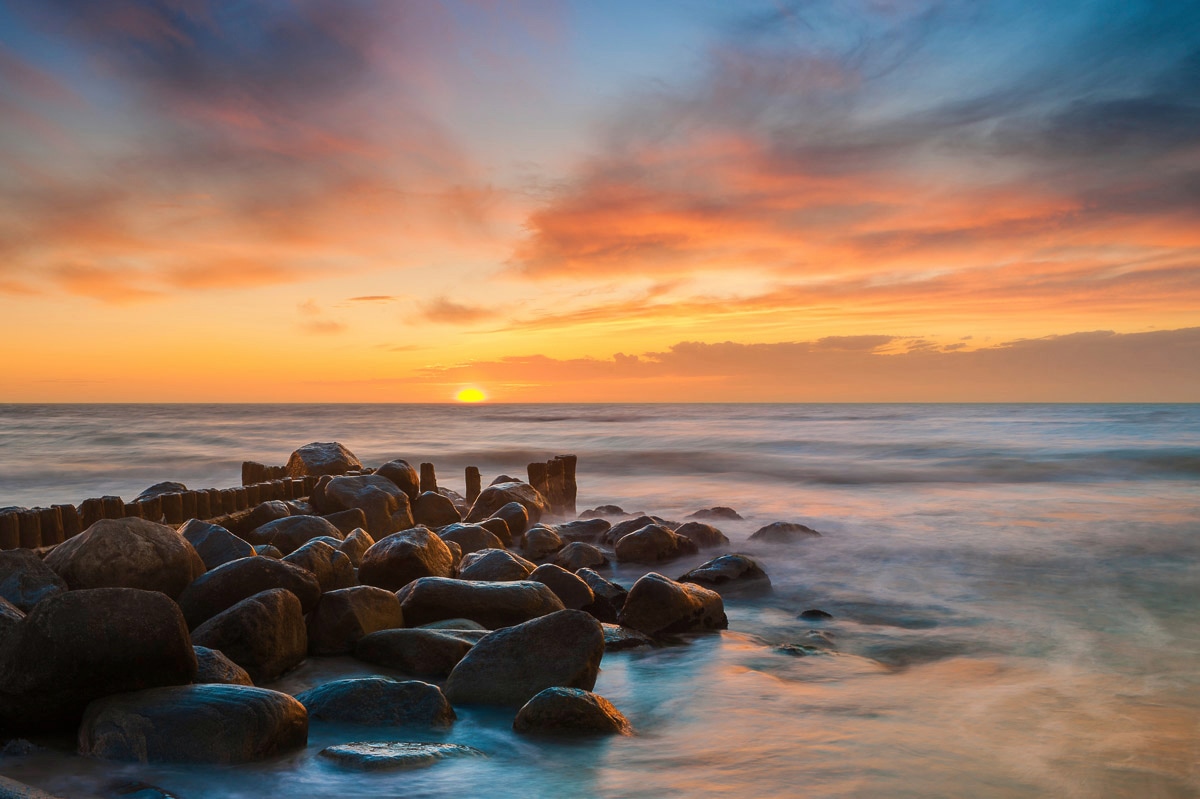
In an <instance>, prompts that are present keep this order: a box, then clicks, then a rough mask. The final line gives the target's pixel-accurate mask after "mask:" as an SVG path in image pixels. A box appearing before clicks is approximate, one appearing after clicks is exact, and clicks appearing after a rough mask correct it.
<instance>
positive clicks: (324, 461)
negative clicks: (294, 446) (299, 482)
mask: <svg viewBox="0 0 1200 799" xmlns="http://www.w3.org/2000/svg"><path fill="white" fill-rule="evenodd" d="M361 468H362V462H361V461H359V459H358V458H356V457H354V453H353V452H351V451H350V450H348V449H346V448H345V447H343V446H342V445H341V444H339V443H337V442H335V441H333V442H318V441H314V442H313V443H311V444H305V445H304V446H303V447H301V448H300V449H298V450H296V451H295V452H293V453H292V456H291V457H290V458H288V462H287V474H288V477H307V476H308V475H314V476H319V475H323V474H345V473H346V472H349V471H352V470H354V469H361Z"/></svg>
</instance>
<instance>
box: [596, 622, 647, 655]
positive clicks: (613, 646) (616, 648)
mask: <svg viewBox="0 0 1200 799" xmlns="http://www.w3.org/2000/svg"><path fill="white" fill-rule="evenodd" d="M601 626H603V627H604V652H605V654H608V653H609V652H620V651H622V650H625V649H637V648H639V647H643V646H654V639H653V638H651V637H650V636H648V635H646V634H645V633H639V632H638V631H637V630H631V629H630V628H628V627H622V626H621V625H619V624H604V625H601Z"/></svg>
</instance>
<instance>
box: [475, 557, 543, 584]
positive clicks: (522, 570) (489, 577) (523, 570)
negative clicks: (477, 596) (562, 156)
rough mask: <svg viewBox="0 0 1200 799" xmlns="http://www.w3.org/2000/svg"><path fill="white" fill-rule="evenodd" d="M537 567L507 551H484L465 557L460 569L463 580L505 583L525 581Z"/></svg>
mask: <svg viewBox="0 0 1200 799" xmlns="http://www.w3.org/2000/svg"><path fill="white" fill-rule="evenodd" d="M536 568H537V566H535V565H534V564H532V563H530V562H529V561H527V560H525V558H523V557H521V556H520V555H518V554H516V553H515V552H509V551H508V550H507V549H482V550H479V551H478V552H472V553H471V554H470V555H465V556H464V557H463V559H462V563H460V564H459V567H458V577H459V579H461V580H484V581H487V582H494V583H503V582H509V581H512V580H524V579H526V578H527V577H529V575H530V574H531V573H532V572H533V570H534V569H536Z"/></svg>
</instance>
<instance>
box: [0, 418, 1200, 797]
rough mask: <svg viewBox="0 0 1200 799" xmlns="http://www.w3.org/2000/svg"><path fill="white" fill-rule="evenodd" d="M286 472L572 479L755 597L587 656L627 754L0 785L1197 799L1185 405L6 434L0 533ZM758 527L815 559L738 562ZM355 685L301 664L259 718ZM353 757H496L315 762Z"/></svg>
mask: <svg viewBox="0 0 1200 799" xmlns="http://www.w3.org/2000/svg"><path fill="white" fill-rule="evenodd" d="M310 441H340V442H342V443H343V444H345V445H346V446H347V447H349V448H350V449H351V450H352V451H354V452H355V453H356V454H357V455H358V456H359V458H360V459H361V460H362V461H363V462H364V463H365V464H367V465H371V466H376V465H379V464H380V463H383V462H384V461H387V460H391V459H393V458H401V457H402V458H405V459H407V460H408V461H410V462H412V463H414V464H415V463H417V462H420V461H429V462H432V463H434V464H435V465H436V466H437V469H438V478H439V482H440V483H441V484H442V485H446V486H449V487H450V488H453V489H455V490H458V491H461V490H462V489H463V468H464V467H465V466H468V465H474V466H478V467H479V468H480V469H481V470H482V472H483V474H484V482H485V483H486V482H488V481H490V479H491V478H492V477H494V476H495V475H497V474H500V473H508V474H514V475H518V476H522V475H523V474H524V467H525V465H526V464H527V463H529V462H531V461H537V460H546V459H547V458H549V457H552V456H554V455H558V454H565V453H573V454H575V455H577V456H578V457H579V508H580V510H582V509H584V508H587V507H591V506H594V505H598V504H617V505H620V506H622V507H623V508H625V509H626V510H629V511H648V512H652V513H655V514H658V515H662V516H666V517H669V518H673V519H681V518H682V517H683V516H685V515H687V514H689V513H691V512H693V511H695V510H698V509H700V508H706V507H711V506H714V505H726V506H731V507H733V508H735V509H736V510H737V511H738V512H739V513H741V515H742V516H744V517H745V519H744V521H735V522H718V523H717V524H718V526H720V527H721V528H722V529H723V530H724V531H725V533H726V534H727V535H728V536H729V537H730V539H732V542H733V543H732V546H731V547H730V550H732V551H740V552H744V553H747V554H751V555H752V556H754V557H756V558H758V559H759V560H760V562H761V563H762V564H763V566H764V568H765V569H766V570H767V572H768V574H769V575H770V577H771V581H772V583H773V586H774V590H773V592H772V593H771V594H769V595H767V596H762V597H735V596H730V597H727V599H726V607H727V611H728V613H729V617H730V629H729V630H728V631H726V632H723V633H720V634H713V635H704V636H698V637H695V638H692V639H690V640H689V641H688V642H686V643H683V644H680V645H677V646H673V647H665V648H661V649H653V650H634V651H630V652H619V653H610V654H608V655H607V656H606V657H605V659H604V662H603V664H602V672H601V675H600V679H599V681H598V682H597V685H596V691H597V693H600V694H602V695H604V696H606V697H607V698H608V699H610V700H611V701H612V702H613V703H614V704H615V705H616V706H617V707H618V708H619V709H621V710H622V711H623V712H624V713H625V715H626V716H627V717H628V718H629V719H630V721H631V722H632V724H633V725H634V727H635V729H636V730H637V732H638V734H637V735H636V736H635V737H633V738H620V739H605V740H599V741H597V740H592V739H582V740H574V741H560V740H541V739H530V738H523V737H520V736H517V735H515V734H514V733H513V732H512V730H511V729H510V725H511V721H512V718H511V717H512V714H511V713H509V712H507V711H497V710H488V709H473V708H463V709H460V711H459V717H460V718H459V721H458V722H457V723H456V725H455V726H454V728H453V729H452V730H450V731H449V732H446V733H430V731H428V730H420V729H417V730H406V729H399V730H398V729H394V728H392V729H389V728H383V729H374V728H337V727H332V726H329V725H319V724H314V725H313V727H312V730H311V734H310V746H309V748H308V749H307V750H305V751H304V752H302V753H297V754H295V755H292V756H288V757H285V758H282V759H279V760H275V761H270V762H267V763H261V764H255V765H251V766H243V767H238V768H233V769H225V770H213V769H195V768H187V767H163V766H160V767H134V766H119V765H118V766H114V765H112V764H105V763H98V762H95V761H89V760H85V759H82V758H78V757H75V756H72V755H67V754H63V753H56V752H53V751H51V752H43V753H41V754H38V755H31V756H26V757H20V758H7V757H0V773H3V774H5V775H7V776H11V777H14V778H16V779H23V780H25V781H27V782H31V783H34V784H36V785H38V786H40V787H43V788H47V789H49V790H51V791H53V792H58V793H61V794H63V795H65V796H92V795H96V796H100V795H105V794H104V785H107V784H108V783H110V782H112V780H114V779H125V778H128V779H137V780H143V781H146V782H150V783H153V784H156V785H159V786H160V787H162V788H164V789H166V790H169V791H171V792H173V793H176V794H178V795H179V796H181V797H187V796H200V795H203V796H208V797H220V796H230V797H232V796H246V797H249V796H285V795H291V796H301V795H303V796H313V797H341V796H371V797H375V796H378V797H385V796H397V795H403V796H405V797H409V798H410V799H411V798H412V797H435V796H476V795H481V794H482V793H484V792H486V793H487V794H488V795H489V797H494V798H496V799H498V798H499V797H540V796H595V797H676V796H678V797H699V796H753V797H795V796H806V797H808V796H811V797H877V796H891V797H961V796H972V797H1045V796H1061V797H1097V798H1099V797H1131V798H1133V797H1137V799H1146V798H1152V797H1163V798H1164V799H1165V798H1167V797H1170V798H1174V797H1195V796H1200V759H1198V752H1200V406H1197V405H495V404H481V405H455V406H446V405H0V452H3V456H2V457H0V506H3V505H26V506H34V505H49V504H52V503H61V502H73V503H79V502H81V501H82V500H83V499H85V498H87V497H91V496H101V495H104V494H119V495H121V496H123V497H125V499H127V500H128V499H132V498H133V497H134V496H136V495H137V494H138V493H139V492H140V491H141V490H142V489H144V488H146V487H147V486H149V485H150V484H152V483H155V482H159V481H162V480H176V481H180V482H183V483H185V484H186V485H187V486H188V487H190V488H206V487H217V488H223V487H229V486H233V485H237V484H238V482H239V478H240V465H241V462H242V461H244V460H255V461H260V462H263V463H267V464H282V463H284V462H286V460H287V458H288V455H289V454H290V453H291V451H292V450H293V449H295V448H296V447H298V446H300V445H302V444H305V443H308V442H310ZM776 520H787V521H797V522H802V523H804V524H807V525H809V526H810V527H813V528H815V529H817V530H819V531H821V532H822V534H823V535H822V537H821V538H817V539H811V540H808V541H804V542H801V543H798V544H796V545H794V546H766V545H761V544H758V543H756V542H749V541H747V538H748V536H749V535H750V533H752V532H753V531H754V530H755V529H757V528H758V527H759V526H761V525H763V524H766V523H768V522H772V521H776ZM720 552H721V551H720V550H718V551H712V552H707V553H702V555H701V556H698V557H692V558H688V559H684V560H680V561H675V562H671V563H668V564H662V565H661V566H660V567H659V570H660V571H662V572H664V573H666V574H667V575H668V576H671V577H678V576H679V575H680V574H682V573H683V572H685V571H686V570H687V569H689V568H691V567H693V566H695V565H697V564H698V563H700V562H701V561H703V560H704V559H706V558H707V557H712V556H714V555H716V554H720ZM644 571H645V570H644V569H637V568H634V567H630V566H624V565H618V566H617V567H615V568H613V569H611V570H610V571H609V573H608V576H609V577H610V578H611V579H614V580H616V581H617V582H620V583H622V584H624V585H626V587H628V586H629V585H630V584H631V583H632V581H633V580H635V579H636V578H637V577H638V576H639V575H640V574H641V573H642V572H644ZM809 608H820V609H822V610H825V611H827V612H829V613H831V614H833V619H832V620H830V621H826V622H809V621H805V620H802V619H800V618H798V616H799V614H800V613H801V611H803V610H806V609H809ZM355 670H358V671H357V672H356V673H364V674H365V673H369V671H370V669H369V668H368V667H366V666H365V665H364V666H360V665H355V664H354V663H353V662H352V661H349V660H335V661H328V660H319V659H311V660H310V661H309V662H308V663H307V664H306V665H305V666H302V667H301V668H300V669H299V670H297V671H296V672H294V673H293V674H292V675H289V676H287V677H285V678H284V680H283V681H282V683H281V684H280V685H278V686H276V687H280V688H283V689H285V690H289V691H293V690H294V691H298V690H302V689H303V688H306V687H308V686H310V685H313V684H318V683H319V682H321V681H324V680H327V679H333V678H336V677H337V676H343V675H344V674H346V673H348V672H355ZM347 740H448V741H454V742H458V743H464V744H468V745H471V746H475V747H476V748H478V749H481V750H483V751H484V752H486V753H487V754H488V755H489V757H488V758H486V759H470V760H460V761H446V762H443V763H440V764H438V765H437V766H435V767H433V768H429V769H425V770H420V771H409V772H398V773H392V774H367V775H361V774H357V773H349V772H344V771H341V770H339V769H338V768H336V767H334V766H331V765H327V764H326V763H325V762H323V761H322V760H320V759H318V758H317V757H316V752H317V751H318V750H319V749H320V748H321V747H322V746H325V745H328V744H331V743H337V742H344V741H347Z"/></svg>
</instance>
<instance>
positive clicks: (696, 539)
mask: <svg viewBox="0 0 1200 799" xmlns="http://www.w3.org/2000/svg"><path fill="white" fill-rule="evenodd" d="M675 534H676V535H682V536H685V537H686V538H690V539H691V540H692V542H693V543H694V544H695V545H696V546H698V547H700V549H712V548H714V547H724V546H729V539H728V538H727V537H726V536H725V534H724V533H722V532H721V531H720V530H718V529H717V528H715V527H713V526H712V525H711V524H705V523H704V522H687V523H686V524H681V525H679V526H678V527H676V528H675Z"/></svg>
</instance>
